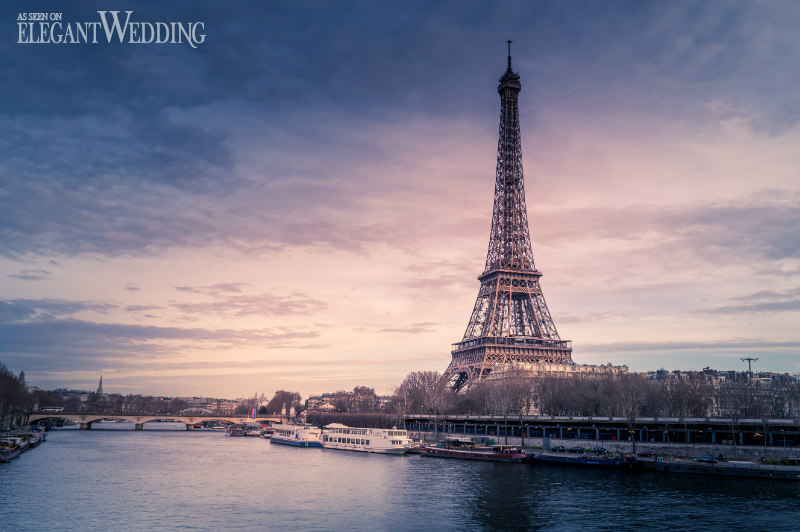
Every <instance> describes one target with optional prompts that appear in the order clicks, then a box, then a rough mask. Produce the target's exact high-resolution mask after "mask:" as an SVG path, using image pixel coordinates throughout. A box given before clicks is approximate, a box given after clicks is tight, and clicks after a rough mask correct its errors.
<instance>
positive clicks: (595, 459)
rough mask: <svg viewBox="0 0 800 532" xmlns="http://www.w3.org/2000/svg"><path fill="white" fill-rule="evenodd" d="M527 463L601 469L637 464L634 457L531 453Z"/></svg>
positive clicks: (627, 466)
mask: <svg viewBox="0 0 800 532" xmlns="http://www.w3.org/2000/svg"><path fill="white" fill-rule="evenodd" d="M528 461H530V462H531V463H534V464H556V465H566V466H577V467H591V468H602V469H618V468H630V467H634V466H636V465H637V464H638V462H637V460H636V457H635V456H611V455H609V454H567V453H550V452H542V453H531V454H530V455H528Z"/></svg>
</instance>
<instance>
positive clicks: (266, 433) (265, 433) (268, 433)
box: [258, 427, 275, 439]
mask: <svg viewBox="0 0 800 532" xmlns="http://www.w3.org/2000/svg"><path fill="white" fill-rule="evenodd" d="M273 434H275V429H273V428H271V427H263V428H262V429H261V432H259V433H258V435H259V436H261V437H262V438H267V439H269V438H271V437H272V435H273Z"/></svg>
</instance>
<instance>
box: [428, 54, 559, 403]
mask: <svg viewBox="0 0 800 532" xmlns="http://www.w3.org/2000/svg"><path fill="white" fill-rule="evenodd" d="M508 44H509V51H508V68H507V69H506V71H505V73H504V74H503V76H502V77H501V78H500V85H499V87H498V88H497V92H498V93H500V136H499V140H498V143H497V173H496V177H495V186H494V207H493V210H492V229H491V232H490V234H489V250H488V252H487V254H486V267H485V268H484V271H483V273H482V274H481V275H480V276H479V277H478V280H479V281H480V283H481V286H480V289H479V290H478V298H477V299H476V301H475V307H474V308H473V310H472V315H471V316H470V319H469V323H468V324H467V330H466V331H465V332H464V337H463V338H462V340H461V341H460V342H458V343H455V344H453V350H452V351H451V354H452V357H453V358H452V361H451V362H450V366H449V367H448V368H447V370H446V371H445V373H444V377H443V378H445V379H446V380H448V381H449V382H450V384H451V385H452V387H453V389H454V390H459V389H461V388H462V387H463V386H464V385H466V384H468V383H471V382H476V381H479V380H481V379H482V378H484V377H486V376H487V375H488V374H490V373H491V371H492V369H493V368H495V367H496V366H497V365H499V364H504V365H505V364H515V363H519V364H539V363H557V364H571V363H572V346H571V342H570V341H569V340H562V339H561V338H560V337H559V335H558V331H557V330H556V325H555V323H554V322H553V319H552V318H551V316H550V311H549V310H548V309H547V303H546V302H545V300H544V295H543V294H542V289H541V286H540V285H539V279H540V278H541V277H542V273H541V272H540V271H539V270H537V269H536V265H535V263H534V261H533V251H532V246H531V237H530V231H529V229H528V214H527V208H526V205H525V186H524V179H523V174H522V146H521V139H520V127H519V105H518V101H519V93H520V91H521V90H522V85H521V83H520V78H519V74H517V73H516V72H514V71H513V70H512V69H511V41H508Z"/></svg>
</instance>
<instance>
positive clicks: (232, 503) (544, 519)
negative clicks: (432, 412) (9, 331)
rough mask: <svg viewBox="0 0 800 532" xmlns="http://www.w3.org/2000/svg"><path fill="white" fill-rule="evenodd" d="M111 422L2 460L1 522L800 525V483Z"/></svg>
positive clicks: (58, 434)
mask: <svg viewBox="0 0 800 532" xmlns="http://www.w3.org/2000/svg"><path fill="white" fill-rule="evenodd" d="M107 425H112V424H103V425H100V426H98V425H95V427H98V428H93V429H92V430H91V431H79V430H53V431H51V432H50V434H49V437H48V440H47V442H45V443H44V444H42V445H40V446H39V447H37V448H36V449H33V450H31V451H29V452H27V453H25V454H23V455H22V456H20V457H19V458H18V459H16V460H14V461H12V462H10V463H8V464H0V530H13V531H27V530H32V531H33V530H35V531H37V532H40V531H42V530H64V531H69V530H80V531H83V530H181V529H188V530H222V529H238V530H545V529H546V530H578V529H587V530H601V529H602V530H620V529H628V530H638V529H641V528H648V529H655V530H701V529H708V530H798V529H799V528H800V482H770V481H764V480H747V479H719V478H706V477H702V476H697V477H695V476H691V475H686V476H670V475H664V474H660V473H655V472H640V473H621V472H617V471H599V470H582V469H569V468H559V467H547V466H533V465H528V464H497V463H483V462H471V461H460V460H445V459H437V458H429V457H421V456H419V455H412V456H386V455H373V454H362V453H349V452H342V451H331V450H325V449H302V448H295V447H287V446H283V445H271V444H270V443H269V442H268V441H267V440H264V439H262V438H252V437H250V438H231V437H227V436H225V435H224V434H221V433H218V432H187V431H177V430H165V429H174V428H176V427H177V426H176V425H174V424H169V423H157V424H154V423H150V424H147V425H146V429H145V430H144V431H131V430H119V429H122V428H130V427H126V426H125V425H123V424H116V426H113V425H112V426H110V427H109V426H107ZM99 427H103V428H99ZM153 427H154V428H158V429H160V430H148V429H151V428H153ZM109 429H117V430H109Z"/></svg>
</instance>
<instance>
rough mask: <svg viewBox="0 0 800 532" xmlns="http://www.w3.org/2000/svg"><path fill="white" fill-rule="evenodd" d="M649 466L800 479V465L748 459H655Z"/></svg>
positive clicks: (671, 470) (666, 470) (697, 472)
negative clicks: (758, 461)
mask: <svg viewBox="0 0 800 532" xmlns="http://www.w3.org/2000/svg"><path fill="white" fill-rule="evenodd" d="M648 466H649V467H651V468H652V469H655V470H656V471H661V472H663V473H687V474H694V475H712V476H715V477H740V478H765V479H772V480H800V466H798V465H777V464H763V463H757V462H747V461H738V460H730V461H717V460H716V459H711V460H698V459H697V458H695V459H694V460H681V459H676V460H663V459H660V458H657V459H656V460H653V462H652V465H650V464H648Z"/></svg>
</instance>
